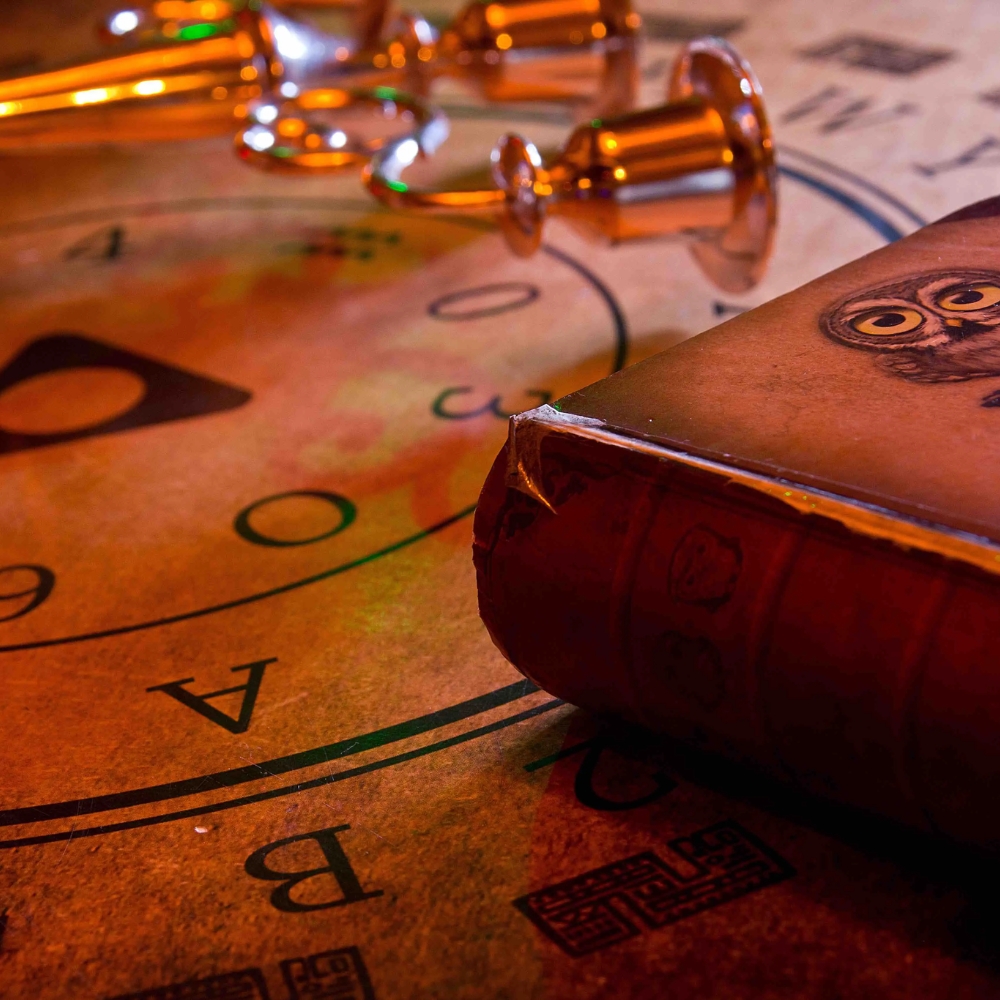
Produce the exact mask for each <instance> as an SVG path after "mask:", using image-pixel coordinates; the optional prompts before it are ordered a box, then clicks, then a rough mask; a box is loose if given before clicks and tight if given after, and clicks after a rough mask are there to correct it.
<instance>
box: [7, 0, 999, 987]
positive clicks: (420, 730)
mask: <svg viewBox="0 0 1000 1000" xmlns="http://www.w3.org/2000/svg"><path fill="white" fill-rule="evenodd" d="M97 13H98V11H97V9H96V8H95V6H93V5H91V4H84V3H75V4H71V3H64V4H61V5H56V4H52V5H31V4H28V3H27V2H23V3H20V2H19V3H8V5H7V7H6V9H5V11H4V17H5V25H6V28H5V32H4V33H3V34H2V35H0V65H2V67H3V68H4V71H5V72H21V71H24V69H25V68H30V67H32V66H34V65H39V64H44V62H45V61H46V60H49V59H56V58H65V57H67V56H70V55H73V54H74V53H76V52H82V51H85V50H87V49H88V48H92V47H93V44H94V43H93V40H92V25H93V21H94V19H95V17H96V15H97ZM428 13H431V14H435V15H437V16H438V17H442V16H444V15H446V14H447V13H448V11H447V10H446V9H445V8H434V9H431V10H429V11H428ZM642 13H643V15H644V18H645V28H644V31H645V37H644V43H643V48H642V55H641V68H642V99H643V102H644V103H647V104H650V103H655V102H657V101H658V100H659V99H660V98H661V96H662V93H663V89H664V78H665V74H666V72H667V69H668V67H669V65H670V61H671V59H672V57H673V55H674V54H675V53H676V51H677V49H678V46H679V45H680V43H681V42H682V41H683V40H685V39H687V38H690V37H693V36H696V35H699V34H703V33H706V32H713V33H716V34H724V35H726V36H728V37H729V38H730V39H731V40H732V41H733V42H734V43H735V44H737V45H738V46H739V47H740V49H741V51H742V52H743V53H744V54H745V55H746V56H747V57H748V59H749V60H750V61H751V62H752V64H753V65H754V67H755V69H756V71H757V73H758V75H759V77H760V79H761V81H762V84H763V86H764V90H765V94H766V96H767V99H768V102H769V107H770V110H771V114H772V116H773V120H774V125H775V129H776V135H777V142H778V147H779V150H780V169H781V222H780V231H779V237H778V242H777V250H776V253H775V257H774V261H773V266H772V268H771V271H770V273H769V275H768V276H767V278H766V279H765V280H764V282H763V283H762V284H761V285H760V286H759V287H758V288H756V289H755V290H754V291H753V292H751V293H748V294H747V295H744V296H733V295H721V294H719V293H717V292H716V291H714V290H713V288H712V287H711V286H710V285H709V284H708V283H707V282H706V280H705V279H704V278H703V277H702V276H701V275H700V273H699V272H698V270H697V269H696V267H695V265H694V263H693V261H692V260H691V259H690V257H689V256H688V254H687V253H686V251H685V249H684V247H683V246H681V245H678V244H676V243H641V244H636V245H624V246H620V247H614V248H612V247H606V246H602V245H595V244H592V243H589V242H586V241H585V240H584V239H583V238H582V237H581V236H580V235H579V234H577V233H576V232H575V231H574V230H572V229H571V228H568V227H567V226H563V225H561V224H560V223H558V222H554V223H552V224H551V225H550V226H549V227H548V228H547V230H546V242H545V245H544V247H543V249H542V251H541V252H540V253H539V254H538V255H537V256H536V257H534V258H532V259H530V260H522V259H518V258H514V257H512V256H511V255H510V254H509V253H507V251H506V250H505V247H504V245H503V242H502V239H501V237H500V235H499V234H498V233H497V232H496V231H495V230H494V229H493V228H491V227H490V226H483V225H479V224H476V225H472V224H470V223H469V222H468V221H462V220H455V219H449V218H447V217H434V218H433V219H431V218H423V217H419V216H416V215H408V214H394V213H391V212H388V211H383V210H380V209H378V208H376V207H375V206H374V204H373V203H372V202H371V201H370V200H368V198H367V196H366V195H365V193H364V191H363V189H362V187H361V186H360V183H359V181H358V178H357V176H356V175H353V174H348V175H340V176H326V177H317V178H291V177H287V176H274V175H264V174H260V173H256V172H254V171H252V170H250V169H248V168H247V167H246V166H244V165H242V164H240V163H239V162H238V161H237V160H236V159H235V157H234V156H233V155H232V152H231V146H230V141H229V139H227V138H226V137H220V138H218V139H211V140H198V141H196V142H189V143H170V144H160V145H156V144H149V145H131V146H115V145H110V146H106V147H102V148H99V149H94V148H89V149H87V148H83V149H72V150H63V151H49V152H45V153H34V154H32V155H27V154H19V153H9V154H6V155H4V156H3V158H2V159H0V178H2V182H0V199H2V204H3V212H2V215H0V262H2V266H0V298H2V304H0V317H2V325H0V733H2V735H3V739H2V741H0V775H2V776H3V777H2V783H0V994H2V995H3V996H4V997H5V998H11V1000H13V998H29V997H30V998H33V1000H35V998H49V997H51V998H67V997H73V998H95V1000H101V998H122V997H144V998H162V1000H167V998H169V1000H189V998H198V1000H214V998H219V1000H221V998H227V1000H230V998H231V1000H236V998H240V1000H243V998H247V1000H250V998H254V1000H264V998H271V1000H285V998H289V1000H295V998H307V997H308V998H319V997H328V998H334V997H335V998H338V1000H348V998H351V1000H354V998H358V1000H360V998H369V1000H370V998H373V997H377V998H379V1000H392V998H405V997H414V998H415V997H421V998H427V997H448V998H457V997H496V998H500V997H511V998H513V997H517V998H524V997H538V998H541V997H553V998H555V997H567V996H573V997H580V998H586V997H616V998H621V997H636V998H638V997H665V996H670V997H677V998H706V997H723V996H724V997H727V998H757V997H761V998H763V997H768V998H773V997H793V996H794V997H797V998H798V997H812V998H817V1000H818V998H834V997H848V996H849V997H852V998H860V997H879V998H887V997H907V998H915V997H945V996H947V997H950V998H958V997H976V998H982V997H987V996H1000V979H998V978H997V976H996V973H995V970H996V969H997V963H998V961H1000V951H998V947H997V931H998V925H997V923H996V919H995V916H993V913H994V911H995V891H994V887H993V885H992V882H991V876H990V874H989V869H988V868H983V867H981V866H980V865H979V863H978V862H977V861H976V860H975V859H969V858H967V857H962V856H959V855H955V854H954V853H953V852H949V851H947V850H946V849H945V848H939V847H937V846H928V845H927V844H926V843H924V842H911V841H910V840H908V839H907V838H906V837H905V836H903V835H902V834H900V833H899V832H898V831H895V830H889V829H885V828H882V827H876V826H875V825H874V824H870V823H868V822H867V821H866V820H863V819H859V818H857V817H853V816H851V817H844V816H842V815H841V814H839V813H830V812H825V811H818V810H817V809H815V808H813V807H812V806H809V805H805V804H803V802H802V801H800V800H799V799H798V798H797V797H795V796H794V795H785V794H783V793H780V792H776V791H775V790H773V789H770V788H767V787H763V786H761V785H759V784H757V783H755V782H753V781H751V780H750V779H748V778H744V777H743V776H742V775H739V774H738V773H732V772H729V771H719V770H713V769H712V768H710V767H708V766H707V765H706V764H705V763H704V762H702V761H698V760H692V759H689V758H687V757H683V756H680V755H679V753H678V751H676V749H674V748H671V747H669V746H667V745H664V744H660V743H653V742H651V741H650V740H649V739H647V738H646V737H645V736H643V735H642V734H641V733H637V732H631V731H623V730H619V729H615V728H614V727H610V726H606V725H604V724H603V723H600V722H599V721H598V720H595V719H593V718H591V717H588V716H586V715H584V714H583V713H581V712H579V711H577V710H576V709H574V708H573V707H572V706H569V705H565V704H562V703H560V702H558V701H556V700H553V699H552V698H551V697H549V696H548V695H546V694H545V693H544V692H542V691H539V690H537V689H536V688H535V687H534V686H533V685H532V684H531V683H529V682H527V681H526V680H524V679H523V678H522V677H521V676H520V675H519V674H517V673H516V672H515V671H514V670H513V668H512V667H510V666H509V665H508V664H507V663H506V662H505V661H504V660H503V658H502V657H501V656H500V654H499V653H498V652H497V651H496V650H495V649H494V647H493V646H492V644H491V643H490V640H489V638H488V636H487V634H486V632H485V629H484V628H483V626H482V624H481V623H480V621H479V617H478V615H477V610H476V598H475V580H474V574H473V569H472V561H471V556H470V537H471V532H470V526H471V515H472V512H473V510H474V507H475V504H476V499H477V495H478V491H479V488H480V486H481V484H482V482H483V479H484V478H485V474H486V471H487V469H488V467H489V464H490V463H491V461H492V459H493V457H494V456H495V454H496V452H497V450H498V449H499V447H500V445H501V443H502V441H503V439H504V436H505V433H506V417H507V416H508V415H509V414H511V413H513V412H515V411H517V410H519V409H523V408H525V407H528V406H532V405H537V404H538V403H540V402H544V401H547V400H549V399H554V398H556V397H558V396H560V395H563V394H564V393H566V392H568V391H570V390H572V389H575V388H578V387H580V386H582V385H584V384H586V383H588V382H591V381H593V380H595V379H597V378H600V377H602V376H604V375H606V374H608V373H610V372H612V371H615V370H618V369H620V368H621V367H623V366H624V365H626V364H629V363H631V362H633V361H635V360H637V359H638V358H641V357H644V356H647V355H649V354H652V353H654V352H656V351H658V350H661V349H663V348H665V347H668V346H670V345H671V344H672V343H676V342H677V341H679V340H681V339H683V338H686V337H688V336H690V335H692V334H694V333H697V332H699V331H700V330H703V329H706V328H708V327H709V326H711V325H713V324H714V323H716V322H718V321H719V320H720V318H723V317H725V316H728V315H731V314H733V313H734V312H737V311H740V310H743V309H745V308H748V307H750V306H753V305H755V304H757V303H760V302H763V301H765V300H767V299H769V298H771V297H773V296H775V295H778V294H781V293H784V292H786V291H789V290H791V289H793V288H795V287H796V286H797V285H799V284H801V283H803V282H804V281H806V280H808V279H810V278H812V277H814V276H816V275H819V274H821V273H823V272H825V271H827V270H829V269H831V268H834V267H836V266H838V265H840V264H842V263H844V262H846V261H849V260H851V259H854V258H856V257H858V256H860V255H862V254H864V253H866V252H869V251H871V250H873V249H876V248H877V247H879V246H881V245H883V244H884V243H886V242H887V241H891V240H894V239H897V238H898V237H900V236H901V235H904V234H906V233H908V232H911V231H913V230H914V229H915V228H917V227H919V226H920V225H921V224H922V223H923V222H924V221H927V220H930V219H933V218H936V217H938V216H940V215H942V214H944V213H945V212H947V211H949V210H952V209H955V208H957V207H959V206H961V205H963V204H966V203H968V202H971V201H974V200H976V199H978V198H982V197H986V196H989V195H994V194H996V193H997V176H998V175H997V165H998V163H1000V66H997V65H996V62H995V60H993V59H992V58H991V57H992V54H993V52H994V50H995V49H996V47H997V45H998V44H1000V23H998V22H997V19H996V17H995V10H994V8H993V5H991V4H989V3H986V2H985V0H984V2H980V3H971V2H963V3H957V4H951V5H948V7H947V11H946V12H945V11H944V9H943V8H942V7H941V5H940V4H932V3H930V2H928V0H924V2H916V0H907V2H906V3H897V4H892V5H880V6H876V5H872V4H866V3H861V2H837V3H830V4H825V5H816V4H813V3H810V2H807V0H795V2H792V0H774V2H768V3H761V2H758V3H754V4H751V3H750V2H749V0H747V2H735V0H734V2H719V3H714V4H712V5H706V4H704V3H695V2H693V0H683V2H682V0H672V2H670V3H669V4H668V3H663V4H661V5H660V6H653V5H647V6H646V7H645V8H642ZM437 96H438V98H439V99H440V101H441V103H442V104H443V105H444V106H445V107H446V108H447V109H448V110H449V112H450V113H451V116H452V120H453V134H452V137H451V139H450V140H449V142H448V143H447V144H446V147H445V148H444V149H443V150H442V151H441V153H440V156H439V158H438V161H437V163H438V165H437V167H436V169H438V170H439V171H440V176H446V175H448V174H449V173H453V174H455V175H458V174H462V173H468V172H470V171H474V170H476V169H479V168H481V167H482V165H483V164H484V163H485V160H486V156H487V154H488V150H489V148H490V146H491V144H492V142H493V140H494V139H495V138H496V136H497V135H498V134H499V133H500V132H502V131H505V130H507V129H510V128H513V129H515V130H517V131H521V132H523V133H525V134H527V135H528V136H530V137H531V138H533V139H534V140H535V141H536V142H537V143H539V145H541V146H543V147H554V146H556V145H557V144H558V142H559V141H560V140H561V139H562V138H563V137H564V136H565V135H566V133H567V130H568V127H569V125H570V119H569V116H568V113H567V112H566V110H565V109H562V108H559V107H557V106H551V105H505V106H503V107H497V106H489V105H485V104H483V103H482V102H479V101H478V100H477V99H476V98H475V97H474V96H472V95H469V94H467V93H465V92H463V91H462V90H461V88H459V87H458V86H457V85H451V86H445V87H442V88H441V90H440V92H439V93H438V95H437Z"/></svg>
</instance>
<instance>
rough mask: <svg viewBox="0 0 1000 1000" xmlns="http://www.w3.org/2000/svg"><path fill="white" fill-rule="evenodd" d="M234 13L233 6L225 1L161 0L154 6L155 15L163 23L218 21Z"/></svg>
mask: <svg viewBox="0 0 1000 1000" xmlns="http://www.w3.org/2000/svg"><path fill="white" fill-rule="evenodd" d="M232 12H233V6H232V4H230V3H225V2H223V0H190V2H188V0H159V2H158V3H154V4H153V14H154V15H155V16H156V17H158V18H160V20H163V21H218V20H220V19H221V18H224V17H228V16H229V15H230V14H232Z"/></svg>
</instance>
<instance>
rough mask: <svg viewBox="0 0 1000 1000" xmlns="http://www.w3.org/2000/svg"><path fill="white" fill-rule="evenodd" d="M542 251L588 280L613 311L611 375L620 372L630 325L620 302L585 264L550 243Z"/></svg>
mask: <svg viewBox="0 0 1000 1000" xmlns="http://www.w3.org/2000/svg"><path fill="white" fill-rule="evenodd" d="M541 250H542V253H547V254H548V255H549V256H550V257H554V258H555V259H556V260H558V261H562V263H563V264H565V265H566V266H567V267H570V268H572V269H573V270H574V271H576V272H577V274H579V275H580V276H581V277H583V278H586V279H587V281H589V282H590V283H591V284H592V285H593V286H594V288H596V289H597V292H598V294H599V295H600V296H601V298H602V299H604V304H605V305H606V306H607V307H608V309H609V310H610V311H611V315H612V317H613V318H614V321H615V360H614V362H613V363H612V365H611V374H612V375H614V373H615V372H620V371H621V370H622V369H623V368H624V367H625V361H626V359H627V358H628V324H627V323H626V322H625V314H624V313H623V312H622V311H621V309H620V308H619V306H618V302H617V301H616V300H615V297H614V296H613V295H612V294H611V289H609V288H608V286H607V285H605V284H604V282H603V281H601V279H600V278H598V277H597V275H596V274H594V272H593V271H591V270H590V269H589V268H586V267H584V266H583V264H581V263H580V262H579V261H577V260H574V259H573V258H572V257H570V256H569V254H567V253H564V252H563V251H562V250H558V249H557V248H556V247H553V246H549V244H548V243H543V244H542V247H541Z"/></svg>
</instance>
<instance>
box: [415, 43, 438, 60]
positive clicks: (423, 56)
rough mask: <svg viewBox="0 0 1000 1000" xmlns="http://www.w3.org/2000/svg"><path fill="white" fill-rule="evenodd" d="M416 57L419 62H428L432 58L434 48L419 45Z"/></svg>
mask: <svg viewBox="0 0 1000 1000" xmlns="http://www.w3.org/2000/svg"><path fill="white" fill-rule="evenodd" d="M417 58H418V59H419V60H420V61H421V62H430V61H431V59H433V58H434V50H433V49H431V48H428V46H426V45H421V46H420V48H419V49H417Z"/></svg>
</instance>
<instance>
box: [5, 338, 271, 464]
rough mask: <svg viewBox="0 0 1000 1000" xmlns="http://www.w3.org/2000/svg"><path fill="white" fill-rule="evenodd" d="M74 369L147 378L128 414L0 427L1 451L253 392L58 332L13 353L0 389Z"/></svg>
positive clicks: (217, 408) (214, 405)
mask: <svg viewBox="0 0 1000 1000" xmlns="http://www.w3.org/2000/svg"><path fill="white" fill-rule="evenodd" d="M72 368H117V369H120V370H122V371H127V372H132V373H133V374H134V375H137V376H138V377H139V378H141V379H142V381H143V382H144V383H145V386H146V392H145V394H144V395H143V397H142V399H140V400H139V402H138V403H136V404H135V406H133V407H132V408H131V409H130V410H128V411H127V412H126V413H122V414H119V415H118V416H116V417H112V418H111V419H110V420H105V421H104V422H103V423H100V424H94V425H93V426H91V427H83V428H79V429H77V430H71V431H60V432H57V433H54V434H21V433H14V432H12V431H6V430H4V429H3V428H0V455H7V454H10V453H12V452H15V451H25V450H26V449H28V448H41V447H43V446H45V445H49V444H61V443H63V442H66V441H79V440H82V439H83V438H91V437H99V436H100V435H103V434H115V433H117V432H118V431H130V430H134V429H135V428H136V427H151V426H153V425H154V424H162V423H166V422H167V421H169V420H185V419H187V418H189V417H202V416H205V415H206V414H208V413H220V412H222V411H223V410H234V409H236V407H238V406H242V405H243V404H244V403H246V402H248V401H249V400H250V399H251V398H252V393H249V392H247V391H246V390H244V389H238V388H237V387H236V386H232V385H226V384H224V383H223V382H216V381H215V380H214V379H210V378H207V377H206V376H204V375H198V374H196V373H194V372H189V371H184V369H182V368H175V367H173V365H167V364H164V363H163V362H162V361H154V360H153V359H152V358H147V357H144V356H143V355H141V354H133V353H132V352H131V351H126V350H124V349H123V348H121V347H115V346H114V345H113V344H104V343H102V342H101V341H99V340H93V339H91V338H90V337H85V336H83V335H82V334H79V333H62V332H60V333H52V334H49V335H48V336H45V337H39V339H38V340H33V341H32V342H31V343H30V344H28V345H27V347H25V348H24V349H23V350H22V351H21V352H20V353H19V354H17V355H16V356H15V357H14V358H13V359H12V360H11V361H10V363H9V364H8V365H7V366H6V367H5V368H4V369H3V370H2V371H0V393H3V392H4V391H5V390H7V389H9V388H11V387H12V386H15V385H17V384H18V383H19V382H24V381H26V380H27V379H29V378H34V377H35V376H36V375H47V374H48V373H50V372H57V371H64V370H66V369H72Z"/></svg>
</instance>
